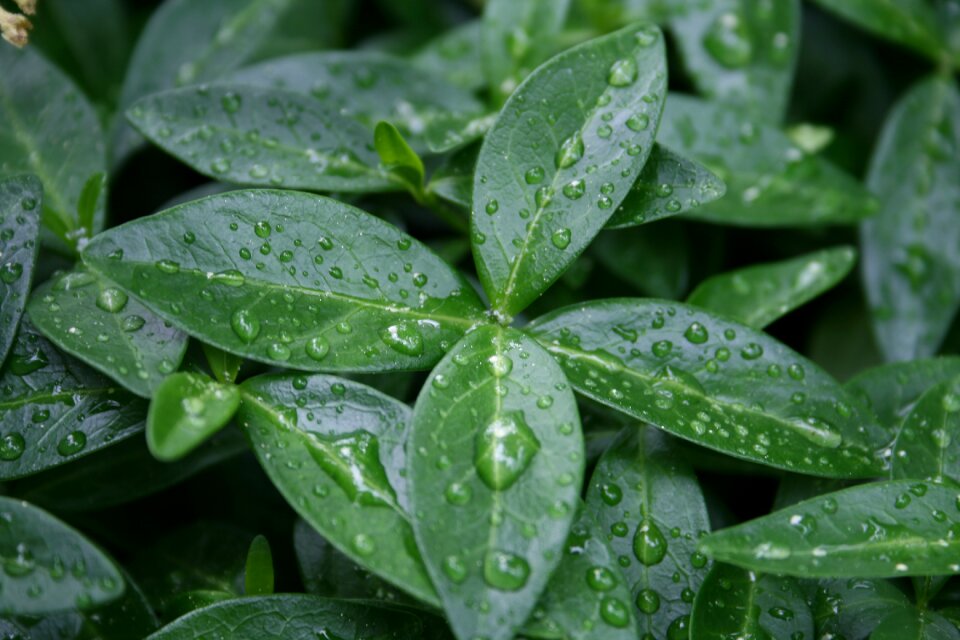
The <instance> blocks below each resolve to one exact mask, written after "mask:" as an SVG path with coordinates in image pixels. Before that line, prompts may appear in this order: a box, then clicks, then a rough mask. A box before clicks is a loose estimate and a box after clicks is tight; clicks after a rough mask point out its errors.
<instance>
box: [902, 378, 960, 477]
mask: <svg viewBox="0 0 960 640" xmlns="http://www.w3.org/2000/svg"><path fill="white" fill-rule="evenodd" d="M891 460H892V463H891V464H892V466H891V469H890V477H892V478H894V479H905V480H929V481H931V482H938V483H946V484H948V485H951V486H960V378H953V379H951V380H947V381H945V382H941V383H940V384H938V385H936V386H934V387H932V388H931V389H929V390H928V391H927V392H926V393H924V394H923V395H922V396H920V399H919V400H917V403H916V404H915V405H914V406H913V409H912V410H911V412H910V415H908V416H907V417H906V418H905V419H904V421H903V425H902V426H901V427H900V429H899V431H898V433H897V439H896V441H895V442H894V443H893V455H892V456H891Z"/></svg>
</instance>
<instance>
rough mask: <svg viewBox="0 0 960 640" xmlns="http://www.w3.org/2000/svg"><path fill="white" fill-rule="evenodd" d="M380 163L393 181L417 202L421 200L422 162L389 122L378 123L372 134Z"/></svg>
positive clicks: (422, 183) (422, 182)
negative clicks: (400, 185) (401, 186)
mask: <svg viewBox="0 0 960 640" xmlns="http://www.w3.org/2000/svg"><path fill="white" fill-rule="evenodd" d="M373 145H374V147H376V150H377V155H379V156H380V163H381V164H382V165H383V168H384V169H386V171H387V173H388V174H390V176H391V177H392V178H393V179H394V181H396V182H398V183H400V184H402V185H403V186H404V187H405V188H406V189H407V191H409V192H410V193H411V194H412V195H413V196H414V197H415V198H416V199H417V200H423V197H424V194H423V185H424V173H425V171H424V168H423V160H421V159H420V156H418V155H417V152H416V151H414V150H413V149H411V148H410V145H409V144H407V141H406V140H404V139H403V134H401V133H400V131H398V130H397V128H396V127H395V126H393V125H392V124H390V123H389V122H385V121H382V122H379V123H378V124H377V128H376V130H375V131H374V134H373Z"/></svg>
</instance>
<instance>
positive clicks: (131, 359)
mask: <svg viewBox="0 0 960 640" xmlns="http://www.w3.org/2000/svg"><path fill="white" fill-rule="evenodd" d="M29 313H30V320H31V321H33V324H34V326H35V327H36V328H37V330H39V331H41V332H42V333H43V335H44V336H46V338H47V339H48V340H50V341H51V342H53V343H54V344H55V345H56V346H57V347H59V348H60V349H63V350H64V351H66V352H67V353H69V354H71V355H73V356H75V357H77V358H79V359H81V360H83V361H84V362H85V363H87V364H88V365H90V366H91V367H93V368H95V369H97V370H98V371H100V372H101V373H104V374H105V375H107V376H109V377H110V378H112V379H113V380H116V381H117V382H118V383H120V384H121V385H122V386H123V387H124V388H125V389H127V390H129V391H131V392H132V393H135V394H137V395H139V396H143V397H146V398H149V397H150V396H151V394H152V393H153V392H155V391H156V389H157V387H158V386H159V385H160V383H161V382H162V381H163V379H164V378H165V377H166V376H167V375H169V374H170V373H173V372H174V371H176V369H177V367H179V366H180V361H181V360H182V359H183V353H184V351H185V350H186V348H187V336H186V334H185V333H183V332H182V331H180V330H179V329H175V328H173V327H172V326H171V325H170V323H169V322H167V321H165V320H163V319H161V318H159V317H158V316H157V315H156V314H154V313H152V312H151V311H150V310H149V309H148V308H146V307H145V306H144V305H143V304H142V303H141V302H139V301H138V300H136V299H135V298H134V299H132V300H131V299H130V297H129V296H128V295H127V294H126V293H125V292H124V291H122V290H121V289H120V288H118V287H117V286H116V285H115V284H113V283H112V282H110V281H108V280H106V279H104V278H102V277H99V276H98V275H97V274H95V273H91V272H89V271H87V270H84V269H82V268H81V269H78V270H76V271H71V272H69V273H64V274H61V275H59V276H56V277H54V278H52V279H51V280H48V281H47V282H45V283H44V284H42V285H41V286H39V287H37V289H36V290H35V291H34V292H33V295H32V296H31V299H30V307H29Z"/></svg>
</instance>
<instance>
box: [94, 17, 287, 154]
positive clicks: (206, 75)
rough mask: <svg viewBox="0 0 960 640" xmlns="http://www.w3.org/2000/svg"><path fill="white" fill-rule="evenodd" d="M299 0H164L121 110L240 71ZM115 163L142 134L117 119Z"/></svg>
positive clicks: (132, 69) (140, 48)
mask: <svg viewBox="0 0 960 640" xmlns="http://www.w3.org/2000/svg"><path fill="white" fill-rule="evenodd" d="M294 2H295V0H205V1H204V2H203V4H197V3H196V2H193V0H172V1H171V2H165V3H164V4H163V5H161V6H160V8H159V9H157V10H156V11H155V12H154V13H153V15H152V16H151V17H150V20H149V22H148V23H147V25H146V27H145V28H144V31H143V34H142V35H141V36H140V39H139V40H138V41H137V46H136V49H135V50H134V52H133V57H132V58H131V60H130V64H129V66H128V67H127V74H126V78H125V80H124V84H123V90H122V92H121V94H120V106H119V111H118V112H119V113H120V114H122V113H123V112H124V111H126V110H127V108H129V107H130V105H132V104H133V103H134V102H136V101H137V100H139V99H140V98H143V97H144V96H147V95H150V94H152V93H157V92H159V91H163V90H165V89H172V88H174V87H182V86H185V85H189V84H193V83H196V82H203V81H209V80H212V79H214V78H217V77H220V76H222V75H223V74H224V73H225V72H229V71H232V70H233V69H236V68H237V67H239V66H240V65H241V64H243V63H244V62H245V61H247V60H248V59H249V58H250V57H251V56H252V55H253V54H254V53H255V52H256V51H257V49H258V48H259V47H260V46H261V45H262V44H263V43H264V40H265V39H266V37H267V36H268V35H269V34H270V32H271V31H272V30H273V29H274V28H275V26H276V25H277V23H278V21H279V20H280V19H281V18H282V17H283V14H284V12H285V10H286V9H287V8H288V7H289V6H290V5H291V4H293V3H294ZM112 135H113V138H112V153H111V157H112V161H113V162H114V164H119V163H120V162H122V161H123V160H124V158H126V156H127V155H128V154H129V153H130V152H131V151H133V150H134V149H135V148H136V147H137V146H139V145H140V142H141V138H140V136H138V135H137V133H136V132H135V131H134V130H133V129H131V128H130V127H129V126H128V125H126V124H125V123H124V121H123V118H122V117H120V118H117V120H116V122H115V126H114V130H113V134H112Z"/></svg>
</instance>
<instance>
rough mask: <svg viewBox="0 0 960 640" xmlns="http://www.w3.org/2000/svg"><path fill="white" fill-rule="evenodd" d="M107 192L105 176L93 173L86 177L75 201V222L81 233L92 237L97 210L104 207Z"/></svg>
mask: <svg viewBox="0 0 960 640" xmlns="http://www.w3.org/2000/svg"><path fill="white" fill-rule="evenodd" d="M106 192H107V176H106V174H104V173H95V174H93V175H92V176H90V177H89V178H88V179H87V182H86V184H84V185H83V191H81V192H80V199H79V200H78V201H77V224H78V226H79V228H80V229H81V230H82V231H83V233H84V234H85V235H86V236H87V237H88V238H92V237H93V235H94V234H95V233H96V231H95V230H96V229H97V220H96V217H97V212H98V211H102V210H103V207H104V198H105V197H106Z"/></svg>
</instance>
